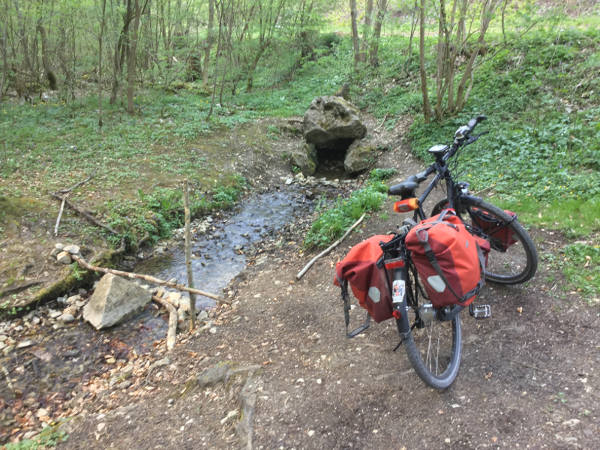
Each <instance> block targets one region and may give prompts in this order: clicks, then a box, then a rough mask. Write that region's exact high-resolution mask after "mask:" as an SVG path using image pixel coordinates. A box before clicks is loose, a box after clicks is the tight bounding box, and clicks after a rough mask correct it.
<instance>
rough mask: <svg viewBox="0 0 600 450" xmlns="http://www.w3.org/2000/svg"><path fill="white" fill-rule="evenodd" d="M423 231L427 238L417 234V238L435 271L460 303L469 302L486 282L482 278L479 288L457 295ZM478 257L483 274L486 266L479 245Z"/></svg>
mask: <svg viewBox="0 0 600 450" xmlns="http://www.w3.org/2000/svg"><path fill="white" fill-rule="evenodd" d="M419 231H421V230H419ZM422 231H424V232H425V238H424V239H423V238H421V236H420V235H419V233H417V238H419V241H420V242H421V245H422V246H423V248H424V249H425V256H427V259H428V260H429V262H430V263H431V266H432V267H433V268H434V269H435V271H436V272H437V274H438V275H439V276H440V278H441V279H442V281H443V282H444V283H445V284H446V286H448V289H449V290H450V292H452V294H453V295H454V296H455V297H456V299H457V300H458V302H459V303H464V302H466V301H467V300H469V299H470V298H471V297H473V296H474V295H475V294H477V292H479V290H480V289H481V288H482V287H483V285H484V284H485V281H484V279H483V277H481V278H480V280H479V282H478V283H477V286H475V287H474V288H473V289H471V290H470V291H469V292H467V293H466V294H465V295H463V296H462V297H461V296H460V295H458V294H457V293H456V291H455V290H454V289H452V286H451V285H450V283H449V282H448V279H447V278H446V276H445V275H444V271H443V270H442V268H441V267H440V265H439V264H438V261H437V259H436V257H435V253H433V249H432V248H431V245H429V233H427V230H422ZM476 245H477V244H476ZM477 257H478V259H479V268H480V270H481V272H482V273H483V270H484V267H485V266H484V264H485V263H484V259H483V253H482V252H481V249H480V248H479V245H477Z"/></svg>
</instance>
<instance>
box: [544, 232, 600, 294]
mask: <svg viewBox="0 0 600 450" xmlns="http://www.w3.org/2000/svg"><path fill="white" fill-rule="evenodd" d="M544 260H545V261H546V262H547V263H549V264H550V266H551V267H553V268H556V269H558V270H560V271H561V272H562V273H563V275H564V276H565V279H566V284H564V285H563V289H564V290H566V291H576V292H578V293H579V294H580V295H582V297H583V298H584V300H586V301H587V302H588V303H590V304H598V302H599V301H600V298H599V295H600V245H599V244H598V243H595V244H591V243H583V242H576V243H574V244H568V245H566V246H565V247H564V248H563V249H562V250H561V251H560V254H558V255H552V254H547V255H544Z"/></svg>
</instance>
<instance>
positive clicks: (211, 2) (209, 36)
mask: <svg viewBox="0 0 600 450" xmlns="http://www.w3.org/2000/svg"><path fill="white" fill-rule="evenodd" d="M214 22H215V0H208V27H207V28H206V41H205V42H204V65H203V67H204V70H203V71H202V85H203V86H207V85H208V67H209V65H210V64H209V62H210V51H211V50H212V46H213V43H214V39H215V37H214V35H213V32H214Z"/></svg>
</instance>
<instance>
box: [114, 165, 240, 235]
mask: <svg viewBox="0 0 600 450" xmlns="http://www.w3.org/2000/svg"><path fill="white" fill-rule="evenodd" d="M223 183H224V184H221V185H218V186H217V187H216V188H215V189H214V190H213V191H211V192H209V193H207V194H203V193H202V192H200V191H198V190H196V191H193V192H191V194H190V213H191V215H192V217H196V216H198V215H201V214H208V213H210V212H212V211H215V210H219V209H227V208H231V207H233V206H234V205H235V204H236V202H237V201H238V199H239V198H240V196H241V194H242V193H243V191H244V188H245V187H246V184H247V183H246V180H245V178H244V177H242V176H240V175H234V176H231V177H229V178H226V179H225V180H224V181H223ZM138 197H139V198H138V199H136V200H124V199H116V200H111V201H109V202H108V203H107V205H106V210H107V215H108V223H109V224H110V226H112V227H113V228H115V229H116V230H119V231H120V232H121V235H119V236H112V237H110V239H112V240H114V241H115V243H117V242H120V240H121V238H123V237H125V238H127V239H129V240H130V241H132V242H137V241H139V240H140V239H142V238H143V237H144V236H148V237H149V238H150V239H151V240H152V241H156V240H157V239H159V238H165V237H168V236H170V235H171V232H172V231H173V230H174V229H176V228H179V227H181V226H183V223H184V211H183V193H182V191H180V190H179V189H170V188H162V187H157V188H155V189H154V190H153V191H151V192H150V193H144V192H142V191H141V190H139V191H138Z"/></svg>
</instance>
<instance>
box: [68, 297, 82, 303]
mask: <svg viewBox="0 0 600 450" xmlns="http://www.w3.org/2000/svg"><path fill="white" fill-rule="evenodd" d="M79 300H81V295H71V296H70V297H68V298H67V304H69V305H73V304H75V303H77V302H78V301H79Z"/></svg>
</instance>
